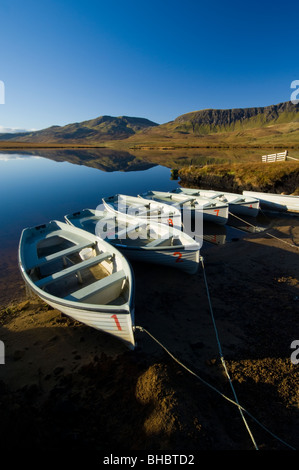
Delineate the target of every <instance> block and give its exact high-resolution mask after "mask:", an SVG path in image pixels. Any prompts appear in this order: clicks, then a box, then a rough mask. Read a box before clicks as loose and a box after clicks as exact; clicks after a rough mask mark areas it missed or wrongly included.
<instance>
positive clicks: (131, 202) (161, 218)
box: [102, 194, 182, 228]
mask: <svg viewBox="0 0 299 470" xmlns="http://www.w3.org/2000/svg"><path fill="white" fill-rule="evenodd" d="M102 201H103V204H104V208H105V209H106V210H107V211H109V212H112V213H117V214H119V215H123V214H128V215H130V216H133V217H139V218H146V219H148V220H151V221H153V222H158V223H162V224H166V225H171V226H172V227H176V228H181V225H182V220H181V211H180V210H179V209H178V208H177V207H172V206H170V205H169V204H166V203H164V202H161V201H157V202H156V201H149V200H148V199H144V198H141V197H137V196H127V195H125V194H116V195H114V196H108V197H104V198H103V199H102Z"/></svg>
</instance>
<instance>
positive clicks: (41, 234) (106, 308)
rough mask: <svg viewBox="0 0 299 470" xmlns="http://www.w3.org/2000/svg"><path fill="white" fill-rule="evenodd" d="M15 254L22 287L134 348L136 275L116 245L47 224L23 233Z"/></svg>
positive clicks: (60, 224)
mask: <svg viewBox="0 0 299 470" xmlns="http://www.w3.org/2000/svg"><path fill="white" fill-rule="evenodd" d="M18 256H19V267H20V270H21V274H22V277H23V279H24V281H25V283H26V284H27V286H28V287H29V288H30V289H31V290H32V291H33V292H34V293H35V294H37V295H38V296H39V297H40V298H41V299H42V300H44V301H45V302H46V303H48V304H49V305H51V306H52V307H54V308H56V309H58V310H59V311H61V312H62V313H64V314H66V315H68V316H69V317H71V318H73V319H75V320H78V321H79V322H82V323H84V324H86V325H89V326H91V327H93V328H95V329H98V330H101V331H103V332H105V333H109V334H110V335H112V336H115V337H117V338H119V339H121V340H122V341H123V342H124V343H125V344H126V345H127V346H128V347H129V348H131V349H133V348H134V345H135V340H134V333H133V329H134V277H133V274H132V271H131V268H130V265H129V264H128V262H127V260H126V259H125V257H124V256H123V255H122V254H121V253H120V252H119V251H118V250H117V249H116V248H115V247H113V246H112V245H111V244H109V243H107V242H105V241H103V240H100V239H99V238H98V237H96V236H95V235H92V234H91V233H88V232H86V231H84V230H81V229H79V228H76V227H72V226H71V225H68V224H66V223H63V222H58V221H51V222H49V223H47V224H44V225H40V226H36V227H31V228H26V229H24V230H23V232H22V234H21V238H20V243H19V253H18Z"/></svg>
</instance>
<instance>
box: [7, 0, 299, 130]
mask: <svg viewBox="0 0 299 470" xmlns="http://www.w3.org/2000/svg"><path fill="white" fill-rule="evenodd" d="M0 10H1V13H0V51H1V54H0V80H1V81H3V82H4V84H5V104H0V129H1V126H2V127H6V128H18V129H19V128H21V129H42V128H45V127H49V126H51V125H65V124H68V123H71V122H79V121H83V120H88V119H92V118H95V117H97V116H101V115H111V116H121V115H127V116H138V117H145V118H148V119H151V120H153V121H155V122H157V123H164V122H168V121H171V120H173V119H175V118H176V117H177V116H179V115H180V114H184V113H187V112H190V111H195V110H199V109H204V108H222V109H223V108H237V107H240V108H243V107H253V106H267V105H270V104H276V103H280V102H282V101H288V100H289V99H290V95H291V91H292V90H291V88H290V85H291V82H292V81H293V80H298V79H299V60H298V52H299V33H298V17H299V4H298V2H289V1H284V2H270V1H267V2H265V1H264V2H263V1H261V0H260V1H255V0H253V1H250V2H247V3H243V2H236V1H231V2H223V1H221V2H220V1H218V0H215V1H213V2H203V1H195V0H184V1H176V0H172V1H169V0H160V1H157V0H151V1H150V2H146V1H142V0H140V1H136V0H127V1H126V2H125V1H119V0H114V1H113V2H109V1H107V0H105V1H102V0H98V1H95V0H85V1H76V0H74V1H68V0H65V1H58V0H51V1H49V0H44V1H42V2H41V1H34V0H26V1H24V0H22V1H20V0H1V6H0Z"/></svg>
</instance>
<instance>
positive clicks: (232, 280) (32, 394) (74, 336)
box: [0, 216, 299, 451]
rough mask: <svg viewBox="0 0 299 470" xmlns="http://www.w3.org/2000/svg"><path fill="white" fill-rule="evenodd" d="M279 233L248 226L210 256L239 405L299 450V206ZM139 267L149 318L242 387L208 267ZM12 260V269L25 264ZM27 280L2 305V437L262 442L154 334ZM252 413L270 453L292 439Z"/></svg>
mask: <svg viewBox="0 0 299 470" xmlns="http://www.w3.org/2000/svg"><path fill="white" fill-rule="evenodd" d="M268 232H269V233H271V234H273V235H275V236H276V237H278V238H279V239H280V240H278V239H275V238H271V237H269V236H268V235H266V234H265V233H260V234H248V236H245V237H244V238H243V239H240V240H239V241H237V242H231V243H227V244H226V245H219V246H214V247H211V248H210V249H207V250H206V251H205V252H204V253H202V254H203V255H204V269H205V274H206V279H207V282H208V286H209V293H210V296H211V303H212V307H213V312H214V317H215V321H216V325H217V330H218V334H219V339H220V343H221V348H222V352H223V356H224V358H225V360H226V363H227V367H228V370H229V373H230V375H231V378H232V381H233V384H234V387H235V389H236V392H237V395H238V399H239V402H240V404H241V405H242V406H243V407H244V408H245V409H246V410H248V411H249V412H250V413H251V414H252V415H253V416H254V417H255V418H256V419H257V420H258V421H260V422H261V423H263V425H264V426H266V427H267V428H268V429H269V430H271V432H272V433H274V434H275V435H277V436H279V437H280V438H281V439H283V440H284V441H286V442H287V443H288V444H289V445H290V446H292V447H295V448H296V447H298V435H299V433H298V431H299V421H298V412H299V410H298V382H299V381H298V378H299V372H298V371H299V365H294V364H292V362H291V360H290V356H291V352H292V351H291V349H290V345H291V343H292V341H293V340H299V331H298V322H297V321H296V320H297V317H298V310H299V309H298V307H299V291H298V288H299V272H298V248H296V247H293V246H290V245H289V244H286V243H283V241H285V242H287V243H290V244H291V245H296V246H299V220H298V217H288V216H285V217H280V218H279V219H277V221H276V224H275V226H274V227H272V228H271V230H269V231H268ZM281 240H282V241H281ZM9 266H10V264H9V263H8V264H7V269H10V268H9ZM133 268H134V272H135V277H136V325H140V326H142V327H144V328H146V329H147V330H148V331H149V332H150V333H151V334H152V335H153V336H154V337H155V338H157V339H158V340H159V341H160V342H161V343H162V344H163V345H164V346H165V347H167V348H169V350H170V351H171V353H173V354H174V356H175V357H176V358H178V359H179V360H180V361H182V362H183V363H184V364H185V365H186V366H188V367H189V368H190V369H191V370H192V371H194V372H195V373H196V374H198V375H199V376H200V377H202V378H203V379H204V380H206V381H207V382H208V383H209V384H211V385H213V386H214V387H216V388H217V389H218V390H219V391H221V392H222V393H224V394H225V395H226V396H229V397H230V398H233V397H232V392H231V389H230V386H229V383H228V380H227V377H226V376H225V373H224V369H223V367H222V365H221V362H220V360H219V357H220V356H219V349H218V344H217V340H216V335H215V330H214V326H213V323H212V319H211V311H210V307H209V303H208V296H207V291H206V286H205V282H204V276H203V269H202V267H200V268H199V271H198V273H197V274H196V275H194V276H188V275H186V274H184V273H181V272H178V271H175V270H171V269H166V268H162V267H157V266H151V265H146V266H145V265H143V266H141V265H138V264H137V263H135V264H134V265H133ZM11 269H12V274H13V269H14V268H13V263H12V265H11ZM22 286H23V284H22V281H21V279H20V278H16V277H15V276H8V277H7V281H6V284H4V286H3V287H4V289H2V295H3V294H4V293H5V292H4V291H6V292H7V297H8V298H6V300H7V301H5V296H3V298H2V305H4V306H3V307H2V309H1V316H0V339H1V340H2V341H3V342H4V344H5V360H6V363H5V365H0V390H1V400H0V413H1V416H2V422H3V423H4V426H2V430H1V431H0V438H1V440H0V442H1V443H2V446H3V448H4V447H5V448H8V449H10V448H14V449H18V448H19V449H22V448H25V447H26V448H27V449H28V448H34V447H35V446H39V448H41V449H44V450H47V449H50V448H52V449H64V448H65V446H67V448H68V449H78V448H82V449H92V450H99V451H103V450H107V449H111V450H113V449H118V451H119V450H120V449H127V450H132V451H133V450H145V451H158V450H161V451H163V450H167V451H168V450H172V451H178V450H188V451H192V450H193V451H200V450H252V449H253V448H254V447H253V444H252V442H251V440H250V437H249V435H248V432H247V431H246V429H245V426H244V423H243V421H242V418H241V417H240V413H239V411H238V410H237V409H236V407H235V406H234V405H232V404H230V403H228V402H227V401H226V400H225V399H223V397H221V396H220V395H218V394H217V393H215V392H213V390H211V389H210V388H209V387H207V386H205V385H204V384H203V383H202V382H200V380H198V379H197V378H196V377H194V376H192V375H191V374H190V373H188V372H187V371H185V370H184V369H182V368H181V367H180V366H179V365H178V364H177V363H176V362H174V361H173V360H172V359H171V358H170V357H169V356H168V355H167V354H166V353H165V352H164V351H163V349H162V348H161V347H160V346H159V345H158V344H157V343H156V342H154V341H153V340H152V339H151V338H150V337H149V336H148V335H147V334H146V333H144V332H140V331H137V332H136V338H137V342H138V347H137V349H136V350H135V351H133V352H131V351H127V350H126V348H125V347H124V346H123V345H122V344H120V343H119V342H118V341H117V340H114V339H111V338H110V337H107V336H106V335H104V334H102V333H100V332H98V331H96V330H92V329H90V328H88V327H85V326H84V325H81V324H79V323H76V322H73V321H71V320H69V319H68V318H66V317H64V316H62V315H61V314H60V313H59V312H58V311H56V310H53V309H51V308H48V306H46V305H45V304H43V303H42V302H41V301H39V300H38V299H37V298H29V299H26V297H25V290H24V288H23V287H22ZM21 289H22V290H21ZM12 292H14V293H15V297H14V296H12ZM20 292H22V295H21V297H22V298H19V295H20ZM9 299H10V300H13V302H9V303H8V300H9ZM248 423H249V425H250V428H251V430H252V433H253V435H254V437H255V439H256V442H257V444H258V446H259V448H260V449H261V450H273V449H274V450H289V448H288V447H287V446H285V445H284V444H283V443H281V442H280V441H279V440H277V439H275V438H273V437H271V436H270V435H269V434H268V433H267V432H265V430H263V429H262V428H261V427H260V426H259V425H258V424H257V423H255V422H254V421H253V420H251V419H249V418H248ZM4 429H5V431H4Z"/></svg>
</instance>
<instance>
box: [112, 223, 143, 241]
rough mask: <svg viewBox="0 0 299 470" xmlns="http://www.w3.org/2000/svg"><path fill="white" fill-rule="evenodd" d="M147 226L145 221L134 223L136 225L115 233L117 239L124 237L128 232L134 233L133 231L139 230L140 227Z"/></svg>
mask: <svg viewBox="0 0 299 470" xmlns="http://www.w3.org/2000/svg"><path fill="white" fill-rule="evenodd" d="M147 224H148V222H147V221H145V222H141V221H138V222H136V225H132V226H131V227H126V228H124V229H123V230H120V231H119V232H118V233H117V238H123V235H126V234H127V233H130V232H134V230H136V229H139V228H141V227H143V226H144V225H147Z"/></svg>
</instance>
